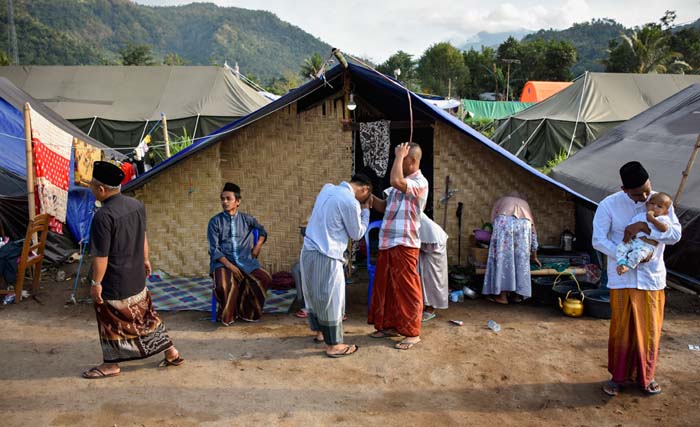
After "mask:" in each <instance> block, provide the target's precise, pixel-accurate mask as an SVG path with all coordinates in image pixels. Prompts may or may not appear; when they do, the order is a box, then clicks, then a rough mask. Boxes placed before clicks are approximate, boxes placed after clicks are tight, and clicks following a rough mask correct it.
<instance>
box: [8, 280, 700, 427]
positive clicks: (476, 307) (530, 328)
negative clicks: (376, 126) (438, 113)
mask: <svg viewBox="0 0 700 427" xmlns="http://www.w3.org/2000/svg"><path fill="white" fill-rule="evenodd" d="M70 286H71V282H68V281H66V282H62V283H55V282H50V281H46V282H44V283H43V284H42V291H41V293H40V301H41V304H39V303H38V302H36V301H34V300H25V301H23V302H22V303H21V304H19V305H11V306H0V330H1V331H2V335H1V336H0V361H1V362H2V364H1V365H0V414H1V416H2V418H1V420H0V425H3V426H75V425H79V426H119V427H121V426H231V425H280V426H310V425H347V426H359V425H363V426H369V425H386V426H394V425H396V426H399V425H429V426H431V427H432V426H443V425H477V426H481V425H484V426H489V425H519V426H540V425H561V426H646V425H664V426H671V425H698V423H699V422H700V421H699V420H700V405H699V404H700V351H691V350H689V349H688V344H695V345H700V322H699V321H698V320H699V317H698V315H699V313H700V300H699V299H698V297H697V296H689V295H686V294H682V293H679V292H677V291H673V290H668V291H667V307H666V321H665V322H664V335H663V341H662V344H661V355H660V361H659V366H658V369H657V380H658V381H659V383H660V385H661V387H662V388H663V393H662V394H661V395H659V396H655V397H646V396H644V395H643V394H642V393H641V392H640V391H639V390H638V388H637V387H633V386H630V387H627V388H626V389H625V390H624V393H623V394H621V395H619V396H618V397H616V398H609V397H606V396H605V395H604V394H603V393H602V392H601V391H600V386H601V383H602V382H603V381H605V380H606V379H607V378H608V373H607V371H606V360H607V356H606V354H607V353H606V352H607V333H608V321H607V320H597V319H592V318H582V319H571V318H567V317H564V316H563V315H561V314H560V313H559V312H558V311H556V310H554V309H553V308H547V307H534V306H529V305H524V304H519V305H511V306H497V305H495V304H493V303H489V302H487V301H485V300H483V299H479V300H474V301H469V300H468V301H466V302H464V303H454V304H452V305H451V307H450V308H449V310H445V311H440V312H438V313H439V314H438V317H437V318H436V319H433V320H431V321H429V322H427V323H424V328H423V342H422V343H420V344H419V345H417V346H416V347H414V348H413V349H412V350H410V351H399V350H395V349H394V348H393V346H392V345H393V342H392V341H390V340H388V339H383V340H377V339H371V338H369V337H368V336H367V334H368V333H370V332H371V331H372V330H373V328H372V327H370V326H369V325H367V324H366V306H365V303H366V282H363V281H357V282H356V283H355V284H353V285H350V286H349V287H348V315H349V320H348V321H347V322H346V328H345V333H346V342H349V343H356V344H358V345H359V346H360V350H359V352H358V353H357V354H356V355H353V356H351V357H347V358H343V359H330V358H327V357H325V356H324V355H323V353H322V350H321V347H322V346H321V345H318V344H314V343H313V342H312V340H311V337H312V335H311V334H310V332H309V331H308V328H307V326H306V324H305V322H304V321H303V320H301V319H297V318H295V317H294V316H292V315H274V316H266V317H265V318H264V320H263V321H262V322H261V323H258V324H235V325H233V326H231V327H228V328H227V327H220V326H217V325H214V324H212V323H211V322H209V321H208V320H206V318H207V314H208V313H195V312H182V313H174V314H169V313H163V314H162V317H163V319H164V321H165V323H166V325H167V326H168V328H169V330H170V333H171V337H172V339H173V340H174V342H175V344H176V346H177V347H178V348H179V350H180V352H181V354H182V356H183V357H185V358H186V359H187V363H186V364H185V365H184V366H181V367H175V368H173V367H171V368H167V369H159V368H156V364H157V363H158V361H159V358H157V357H153V358H151V359H148V360H144V361H139V362H130V363H125V364H122V374H121V375H120V376H119V377H115V378H109V379H103V380H93V381H89V380H84V379H81V378H80V377H79V375H80V373H81V372H82V371H83V370H86V369H88V368H90V367H91V366H93V365H95V364H97V363H99V362H100V361H101V358H100V356H101V353H100V348H99V344H98V340H97V328H96V322H95V318H94V312H93V309H92V306H90V305H87V304H79V305H77V306H65V305H64V302H65V301H66V299H67V297H68V296H69V295H70ZM449 319H459V320H463V321H464V326H461V327H460V326H455V325H452V324H450V323H449V322H448V320H449ZM488 319H494V320H496V321H497V322H499V323H500V324H501V326H502V328H503V329H502V331H501V332H500V334H498V335H496V334H494V333H492V332H491V331H490V330H488V329H487V328H486V326H485V325H486V322H487V320H488Z"/></svg>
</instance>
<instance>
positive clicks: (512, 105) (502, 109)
mask: <svg viewBox="0 0 700 427" xmlns="http://www.w3.org/2000/svg"><path fill="white" fill-rule="evenodd" d="M533 105H535V103H534V102H517V101H477V100H474V99H463V100H462V110H463V111H464V113H463V114H464V119H477V120H478V119H494V120H499V119H505V118H506V117H510V116H512V115H513V114H515V113H518V112H520V111H523V110H524V109H526V108H528V107H531V106H533Z"/></svg>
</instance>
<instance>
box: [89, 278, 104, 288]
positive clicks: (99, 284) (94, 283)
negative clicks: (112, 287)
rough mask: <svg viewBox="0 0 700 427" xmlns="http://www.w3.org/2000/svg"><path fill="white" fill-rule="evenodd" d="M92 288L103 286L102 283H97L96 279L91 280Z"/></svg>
mask: <svg viewBox="0 0 700 427" xmlns="http://www.w3.org/2000/svg"><path fill="white" fill-rule="evenodd" d="M90 286H102V283H100V282H97V281H95V279H90Z"/></svg>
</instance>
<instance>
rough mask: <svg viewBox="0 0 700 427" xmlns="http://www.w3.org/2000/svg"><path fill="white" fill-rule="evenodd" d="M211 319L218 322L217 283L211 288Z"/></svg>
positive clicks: (255, 238) (256, 239)
mask: <svg viewBox="0 0 700 427" xmlns="http://www.w3.org/2000/svg"><path fill="white" fill-rule="evenodd" d="M257 244H258V230H257V229H256V228H254V229H253V246H255V245H257ZM211 321H212V322H214V323H216V283H214V287H213V288H212V289H211Z"/></svg>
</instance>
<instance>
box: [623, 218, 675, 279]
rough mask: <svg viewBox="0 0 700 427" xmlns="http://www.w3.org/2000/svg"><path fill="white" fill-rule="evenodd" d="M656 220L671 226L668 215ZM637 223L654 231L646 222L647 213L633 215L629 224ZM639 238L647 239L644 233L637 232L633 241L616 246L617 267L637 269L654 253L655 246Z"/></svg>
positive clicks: (652, 226)
mask: <svg viewBox="0 0 700 427" xmlns="http://www.w3.org/2000/svg"><path fill="white" fill-rule="evenodd" d="M656 220H657V221H659V222H662V223H664V224H667V225H668V226H669V227H670V226H671V218H670V217H669V216H668V215H661V216H657V217H656ZM637 222H646V223H647V225H648V226H649V229H650V230H653V229H656V227H654V225H652V224H651V223H650V222H649V221H647V213H646V212H643V213H640V214H637V215H635V217H634V218H632V220H631V221H630V224H634V223H637ZM640 237H649V236H648V235H647V234H646V233H643V232H639V233H637V235H636V236H635V238H634V239H632V240H630V241H629V242H627V243H624V242H622V243H620V244H619V245H617V265H625V266H627V267H629V268H637V266H638V265H639V263H641V262H642V261H644V260H645V259H647V258H648V257H649V256H651V255H652V254H653V253H654V250H656V246H654V245H651V244H649V243H647V242H645V241H644V240H642V239H640Z"/></svg>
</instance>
